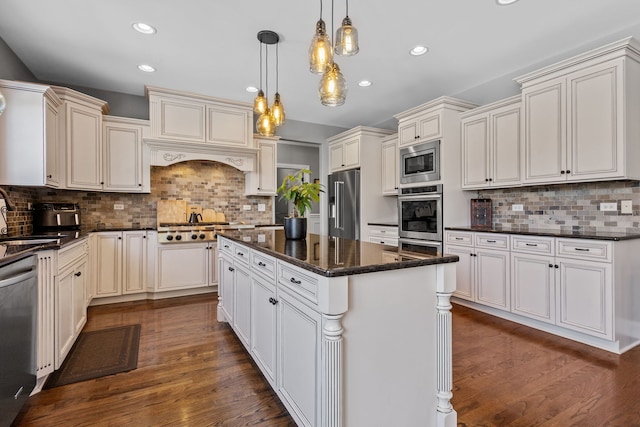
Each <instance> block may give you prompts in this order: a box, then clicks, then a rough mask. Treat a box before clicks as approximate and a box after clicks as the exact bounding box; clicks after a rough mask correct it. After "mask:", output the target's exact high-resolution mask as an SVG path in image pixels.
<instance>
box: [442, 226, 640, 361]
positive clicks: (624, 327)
mask: <svg viewBox="0 0 640 427" xmlns="http://www.w3.org/2000/svg"><path fill="white" fill-rule="evenodd" d="M482 234H484V235H485V236H487V235H489V234H488V233H477V232H476V233H473V232H466V231H456V230H447V231H446V233H445V240H446V242H447V247H446V249H445V252H446V253H449V254H453V255H458V256H459V257H460V262H459V263H458V264H457V265H456V267H457V278H456V284H457V289H456V292H455V293H454V296H456V297H458V298H460V299H461V300H468V301H472V302H473V303H474V304H479V305H478V306H475V305H474V307H475V308H480V309H482V307H485V306H486V307H491V308H500V309H502V310H505V309H508V310H510V313H512V314H513V315H515V316H507V315H505V316H504V317H507V318H509V319H510V320H514V321H516V322H518V321H519V322H521V323H525V324H527V325H530V326H534V327H538V328H540V329H544V330H546V331H548V332H551V333H556V334H558V335H562V336H565V337H567V338H571V339H575V340H578V341H581V342H585V343H587V344H591V345H595V346H598V347H600V348H604V349H606V350H610V351H613V352H616V353H621V352H623V351H626V350H628V349H629V348H631V347H633V346H634V345H637V344H639V343H640V332H639V331H638V330H636V329H635V328H634V327H633V326H631V325H633V324H635V323H636V322H639V321H640V314H638V312H639V310H638V307H639V306H640V297H638V295H637V293H636V292H635V291H634V290H633V289H634V286H635V280H636V279H635V277H636V276H637V275H638V274H640V267H639V266H638V265H637V264H638V263H637V262H636V261H635V260H634V258H633V255H630V254H633V253H637V251H638V243H639V242H638V241H637V240H623V241H600V240H592V239H575V238H561V237H555V238H554V237H545V236H531V235H516V234H514V235H511V236H510V247H511V249H510V251H487V250H486V249H482V250H478V249H476V248H475V247H474V246H473V245H472V243H471V242H473V241H474V240H475V241H476V242H477V241H478V235H482ZM614 249H615V256H614ZM504 254H506V255H507V258H506V259H505V258H504ZM509 254H510V258H509ZM476 255H477V256H476ZM505 261H507V264H508V265H509V266H510V268H507V269H506V270H505V265H504V262H505ZM509 270H510V273H509ZM482 271H484V273H482ZM505 271H506V272H507V274H506V275H505V274H504V273H505ZM505 289H506V291H505ZM483 293H484V294H483ZM509 294H510V297H509ZM504 295H506V296H507V297H509V298H510V308H509V305H507V306H506V307H504V304H503V301H502V298H503V296H504ZM614 295H615V298H614ZM459 302H461V303H463V304H464V302H463V301H459ZM490 312H491V311H490ZM495 314H498V315H501V314H499V313H498V312H496V313H495ZM526 319H532V320H533V322H531V321H529V320H526ZM544 325H549V326H544ZM592 337H593V338H592ZM594 338H595V339H594Z"/></svg>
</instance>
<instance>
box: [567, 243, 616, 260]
mask: <svg viewBox="0 0 640 427" xmlns="http://www.w3.org/2000/svg"><path fill="white" fill-rule="evenodd" d="M612 252H613V245H612V244H611V242H603V241H599V240H588V239H556V255H557V256H564V257H568V258H575V259H583V260H587V259H589V260H593V261H604V262H611V258H612Z"/></svg>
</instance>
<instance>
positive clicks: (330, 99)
mask: <svg viewBox="0 0 640 427" xmlns="http://www.w3.org/2000/svg"><path fill="white" fill-rule="evenodd" d="M318 94H319V95H320V102H321V103H322V105H326V106H327V107H337V106H339V105H342V104H344V101H345V100H346V99H347V82H346V80H345V79H344V76H343V75H342V73H341V72H340V67H338V64H336V63H335V62H334V63H333V64H331V67H330V68H329V69H328V70H327V72H326V73H324V74H323V76H322V79H321V80H320V86H319V87H318Z"/></svg>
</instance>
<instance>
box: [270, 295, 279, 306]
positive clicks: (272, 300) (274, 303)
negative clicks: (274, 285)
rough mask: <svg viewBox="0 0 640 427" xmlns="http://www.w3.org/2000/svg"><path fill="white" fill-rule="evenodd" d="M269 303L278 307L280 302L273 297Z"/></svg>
mask: <svg viewBox="0 0 640 427" xmlns="http://www.w3.org/2000/svg"><path fill="white" fill-rule="evenodd" d="M269 302H270V303H271V304H273V305H276V304H277V303H278V300H277V299H275V298H273V297H269Z"/></svg>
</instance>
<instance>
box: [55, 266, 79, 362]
mask: <svg viewBox="0 0 640 427" xmlns="http://www.w3.org/2000/svg"><path fill="white" fill-rule="evenodd" d="M73 274H74V270H72V269H69V270H67V271H66V272H63V273H62V274H60V275H58V278H57V284H56V295H55V298H56V305H55V313H56V326H55V347H56V358H55V359H56V369H58V368H59V367H60V365H62V362H63V361H64V358H65V357H67V353H69V350H71V346H72V345H73V341H74V339H75V336H74V333H75V326H76V325H75V322H74V320H73V315H74V310H73V278H74V276H73Z"/></svg>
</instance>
